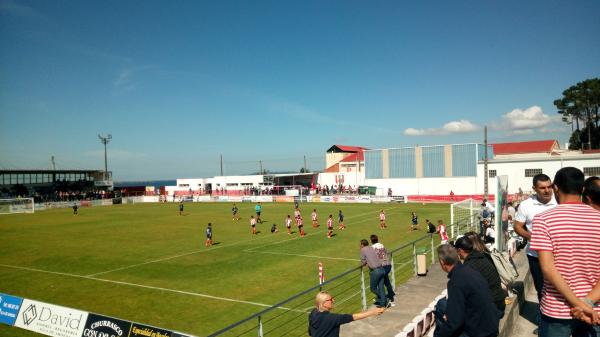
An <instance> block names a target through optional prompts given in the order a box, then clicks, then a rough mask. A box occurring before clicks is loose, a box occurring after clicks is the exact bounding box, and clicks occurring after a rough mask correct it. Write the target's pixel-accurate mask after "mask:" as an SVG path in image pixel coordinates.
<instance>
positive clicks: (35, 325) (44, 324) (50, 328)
mask: <svg viewBox="0 0 600 337" xmlns="http://www.w3.org/2000/svg"><path fill="white" fill-rule="evenodd" d="M87 317H88V313H87V312H84V311H80V310H75V309H70V308H65V307H61V306H58V305H52V304H48V303H43V302H37V301H32V300H29V299H24V300H23V303H22V304H21V311H20V312H19V315H18V316H17V320H16V321H15V326H17V327H19V328H22V329H26V330H30V331H33V332H37V333H40V334H43V335H48V336H55V337H81V335H82V333H83V328H84V326H85V322H86V320H87Z"/></svg>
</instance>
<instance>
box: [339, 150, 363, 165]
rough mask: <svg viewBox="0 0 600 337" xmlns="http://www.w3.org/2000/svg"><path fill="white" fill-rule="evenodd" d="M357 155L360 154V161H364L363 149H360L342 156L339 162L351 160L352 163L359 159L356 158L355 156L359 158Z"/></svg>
mask: <svg viewBox="0 0 600 337" xmlns="http://www.w3.org/2000/svg"><path fill="white" fill-rule="evenodd" d="M359 156H360V161H365V153H364V152H363V151H360V152H358V153H353V154H351V155H349V156H346V157H344V159H342V160H340V163H341V162H353V163H354V162H356V161H358V160H359V159H357V158H359Z"/></svg>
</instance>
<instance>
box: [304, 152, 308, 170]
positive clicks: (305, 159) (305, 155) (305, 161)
mask: <svg viewBox="0 0 600 337" xmlns="http://www.w3.org/2000/svg"><path fill="white" fill-rule="evenodd" d="M307 172H308V171H307V170H306V155H305V156H304V173H307Z"/></svg>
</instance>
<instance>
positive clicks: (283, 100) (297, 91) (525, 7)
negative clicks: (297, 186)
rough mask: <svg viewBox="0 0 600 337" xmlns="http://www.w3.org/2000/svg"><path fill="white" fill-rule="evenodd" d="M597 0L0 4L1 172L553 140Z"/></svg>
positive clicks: (591, 70) (129, 173)
mask: <svg viewBox="0 0 600 337" xmlns="http://www.w3.org/2000/svg"><path fill="white" fill-rule="evenodd" d="M598 13H600V2H598V1H595V0H593V1H592V0H590V1H502V2H500V1H498V2H493V1H440V2H437V1H427V2H421V1H415V2H401V1H287V0H284V1H280V0H278V1H211V2H209V1H154V0H149V1H135V2H133V1H127V2H126V1H14V0H12V1H7V0H0V41H2V47H1V49H0V169H16V168H49V167H50V157H51V156H52V155H54V156H55V158H56V165H57V168H61V169H69V168H89V169H103V167H104V154H103V147H102V144H101V143H100V141H99V140H98V138H97V135H98V134H99V133H101V134H103V135H104V134H107V133H110V134H112V136H113V139H112V141H111V143H110V144H109V145H108V149H109V170H112V171H113V176H114V179H115V180H143V179H171V178H177V177H204V176H212V175H216V174H218V173H219V156H220V155H221V154H222V155H223V158H224V159H223V160H224V169H225V174H244V173H252V172H255V171H257V170H258V166H259V163H258V161H259V160H262V161H263V166H264V168H266V169H270V170H272V171H278V170H298V169H300V167H302V165H303V156H306V157H307V161H308V166H309V168H311V169H313V170H318V169H322V168H323V167H322V166H323V165H324V152H325V150H326V149H327V148H329V147H330V146H331V145H333V144H345V145H360V146H365V147H369V148H388V147H399V146H412V145H416V144H419V145H431V144H447V143H462V142H481V141H482V140H483V131H482V127H483V125H488V126H489V127H490V130H489V138H490V141H491V142H506V141H521V140H533V139H558V140H559V141H560V143H561V144H564V142H566V141H567V140H568V137H569V134H570V131H571V128H570V126H568V125H566V124H564V123H561V122H560V121H559V120H558V118H557V117H558V114H557V113H556V109H555V107H554V106H553V104H552V102H553V101H554V99H556V98H559V97H561V93H562V91H563V90H564V89H566V88H568V87H569V86H571V85H573V84H575V83H577V82H578V81H582V80H585V79H588V78H594V77H598V76H599V75H600V74H599V73H600V43H598V42H599V41H600V40H599V36H600V34H599V33H600V20H598V17H597V14H598Z"/></svg>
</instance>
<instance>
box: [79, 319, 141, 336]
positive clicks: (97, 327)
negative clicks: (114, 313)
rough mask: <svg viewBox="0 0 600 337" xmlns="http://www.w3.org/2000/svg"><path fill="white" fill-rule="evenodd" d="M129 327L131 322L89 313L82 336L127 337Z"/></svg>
mask: <svg viewBox="0 0 600 337" xmlns="http://www.w3.org/2000/svg"><path fill="white" fill-rule="evenodd" d="M130 329H131V322H128V321H123V320H120V319H117V318H112V317H107V316H101V315H96V314H89V315H88V319H87V322H86V323H85V327H84V329H83V335H82V337H127V336H129V330H130Z"/></svg>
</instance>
